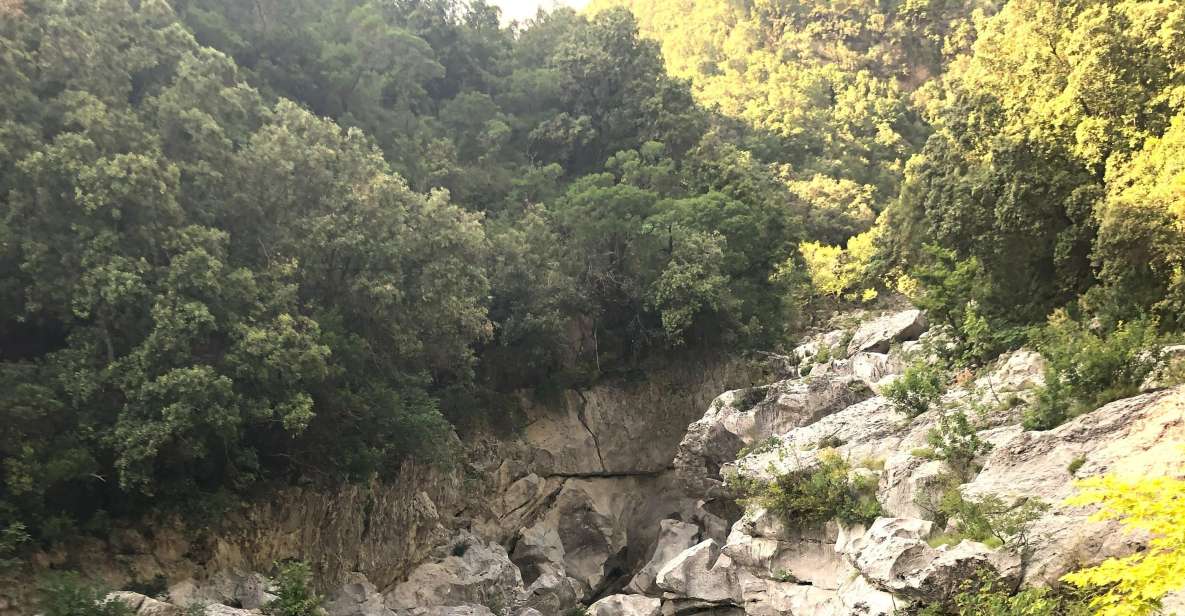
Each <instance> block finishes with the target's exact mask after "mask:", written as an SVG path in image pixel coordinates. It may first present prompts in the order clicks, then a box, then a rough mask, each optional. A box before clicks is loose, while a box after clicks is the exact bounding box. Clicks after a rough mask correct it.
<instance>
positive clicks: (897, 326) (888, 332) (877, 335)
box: [848, 310, 926, 355]
mask: <svg viewBox="0 0 1185 616" xmlns="http://www.w3.org/2000/svg"><path fill="white" fill-rule="evenodd" d="M924 331H926V317H925V315H923V314H922V311H921V310H904V311H901V312H895V313H892V314H886V315H884V316H882V317H879V318H876V319H873V320H871V321H865V322H864V323H861V324H860V327H858V328H856V333H854V334H852V340H851V341H850V342H848V355H853V354H855V353H859V352H860V351H871V352H874V353H888V352H889V347H890V346H891V345H892V344H893V343H894V342H904V341H906V340H914V339H916V338H917V337H918V336H920V335H922V332H924Z"/></svg>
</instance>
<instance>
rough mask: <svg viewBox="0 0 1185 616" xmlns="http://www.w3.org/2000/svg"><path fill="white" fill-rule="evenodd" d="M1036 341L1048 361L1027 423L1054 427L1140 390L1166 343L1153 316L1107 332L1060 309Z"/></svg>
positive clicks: (1042, 427)
mask: <svg viewBox="0 0 1185 616" xmlns="http://www.w3.org/2000/svg"><path fill="white" fill-rule="evenodd" d="M1034 337H1035V342H1036V343H1037V346H1038V348H1039V349H1040V350H1041V353H1042V355H1044V356H1045V357H1046V359H1047V360H1048V364H1047V365H1046V368H1045V386H1044V387H1043V388H1042V389H1041V390H1040V392H1039V394H1038V397H1037V400H1036V403H1035V404H1034V405H1033V406H1032V408H1030V409H1028V410H1027V411H1026V413H1025V417H1024V425H1025V427H1026V428H1028V429H1030V430H1048V429H1050V428H1053V427H1056V426H1058V425H1059V424H1061V423H1062V422H1064V421H1066V420H1067V419H1070V418H1072V417H1075V416H1077V415H1080V414H1081V413H1084V412H1087V411H1091V410H1094V409H1096V408H1098V407H1099V406H1102V405H1103V404H1106V403H1108V402H1111V401H1112V400H1118V399H1120V398H1125V397H1127V396H1130V395H1133V394H1135V393H1136V392H1137V391H1139V387H1140V384H1141V383H1143V382H1144V379H1145V378H1147V377H1148V375H1149V374H1150V373H1151V372H1152V370H1153V369H1154V368H1155V367H1156V365H1157V363H1158V362H1159V360H1160V349H1161V348H1162V346H1163V345H1162V344H1158V342H1161V341H1160V339H1159V337H1158V336H1157V335H1156V331H1155V326H1154V324H1153V323H1150V322H1148V321H1147V320H1139V321H1133V322H1130V323H1120V324H1119V325H1118V326H1117V327H1116V329H1115V331H1113V332H1111V334H1110V335H1107V336H1102V335H1100V334H1099V333H1098V332H1097V331H1092V330H1091V328H1090V327H1089V326H1087V325H1085V324H1083V323H1080V322H1078V321H1075V320H1073V319H1071V318H1070V317H1069V316H1068V315H1067V314H1066V313H1065V312H1063V311H1058V312H1055V313H1054V315H1053V316H1052V317H1050V320H1049V325H1048V326H1047V327H1045V328H1043V329H1041V330H1039V331H1038V332H1037V333H1036V335H1035V336H1034Z"/></svg>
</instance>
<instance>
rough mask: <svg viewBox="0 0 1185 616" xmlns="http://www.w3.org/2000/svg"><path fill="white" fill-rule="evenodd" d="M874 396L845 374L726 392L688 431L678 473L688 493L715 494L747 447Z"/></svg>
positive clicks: (678, 457) (678, 454) (678, 456)
mask: <svg viewBox="0 0 1185 616" xmlns="http://www.w3.org/2000/svg"><path fill="white" fill-rule="evenodd" d="M871 395H872V391H871V390H870V389H869V388H868V386H867V385H865V384H864V383H863V382H862V381H860V380H859V379H857V378H856V377H853V376H851V375H846V374H845V375H825V376H820V377H807V378H803V379H791V380H786V381H779V382H777V383H774V384H772V385H769V386H766V387H758V388H752V389H744V390H734V391H729V392H726V393H724V394H722V395H720V396H719V397H717V398H716V400H714V401H713V402H712V404H711V406H709V408H708V411H707V412H706V413H705V414H704V416H703V417H702V418H700V419H699V420H698V421H696V422H695V423H692V424H691V425H690V426H688V427H687V434H686V435H685V436H684V437H683V441H682V442H681V443H680V444H679V449H678V451H677V452H676V454H675V462H674V464H675V468H676V470H677V471H678V472H679V474H680V477H681V478H682V479H683V480H684V481H685V482H686V483H687V485H688V488H689V490H691V491H693V492H695V491H698V492H702V493H708V492H711V488H712V487H714V486H716V485H719V483H720V479H721V476H720V468H721V466H723V465H724V464H725V463H731V462H732V461H733V460H735V459H736V456H737V454H738V453H739V452H740V451H741V449H742V448H743V447H745V446H751V445H754V444H758V443H762V442H765V441H767V440H769V439H770V438H771V437H773V436H775V435H778V434H783V433H785V432H787V431H789V430H791V429H793V428H797V427H800V426H807V425H810V424H813V423H815V422H817V421H818V420H820V419H821V418H823V417H826V416H828V415H831V414H832V413H835V412H837V411H840V410H842V409H844V408H847V407H849V406H851V405H853V404H855V403H857V402H859V401H861V400H864V399H866V398H868V397H870V396H871Z"/></svg>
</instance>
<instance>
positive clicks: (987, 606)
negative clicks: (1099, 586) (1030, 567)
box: [916, 572, 1093, 616]
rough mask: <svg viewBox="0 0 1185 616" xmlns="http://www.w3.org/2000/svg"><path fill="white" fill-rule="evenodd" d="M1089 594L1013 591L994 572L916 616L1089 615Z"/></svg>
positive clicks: (966, 584)
mask: <svg viewBox="0 0 1185 616" xmlns="http://www.w3.org/2000/svg"><path fill="white" fill-rule="evenodd" d="M1092 613H1093V612H1092V611H1091V609H1090V603H1089V597H1088V596H1086V595H1085V594H1084V593H1076V592H1072V591H1067V590H1065V589H1059V590H1058V591H1054V590H1050V589H1048V588H1035V587H1034V588H1024V589H1021V590H1019V591H1015V592H1014V591H1013V588H1012V584H1009V583H1008V582H1007V581H1006V580H1001V579H999V578H998V577H997V576H996V575H995V574H993V573H991V572H981V573H980V574H979V575H978V576H977V577H973V578H971V579H968V580H964V581H963V583H962V585H961V587H960V589H959V591H958V592H957V593H955V595H954V597H952V599H951V601H950V602H949V604H946V605H944V604H940V603H936V604H932V605H928V606H925V607H924V608H922V609H921V610H918V611H917V612H916V616H1089V615H1090V614H1092Z"/></svg>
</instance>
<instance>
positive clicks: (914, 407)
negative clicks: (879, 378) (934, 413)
mask: <svg viewBox="0 0 1185 616" xmlns="http://www.w3.org/2000/svg"><path fill="white" fill-rule="evenodd" d="M946 382H947V374H946V371H945V370H943V369H942V366H940V365H938V364H937V363H934V362H930V361H926V360H918V361H915V362H913V363H911V364H910V365H909V366H907V367H906V368H905V372H903V373H902V374H901V376H899V377H897V378H896V379H893V382H892V383H889V384H888V385H887V386H886V387H885V388H884V390H883V392H882V393H883V394H884V396H885V398H888V400H889V402H890V403H891V404H892V405H893V408H894V409H895V410H897V411H898V412H900V413H902V414H904V415H905V416H906V417H909V418H911V419H912V418H914V417H917V416H918V415H921V414H922V413H925V412H926V411H928V410H930V407H931V405H933V404H934V403H935V402H937V401H938V399H939V398H941V397H942V392H944V391H946Z"/></svg>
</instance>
